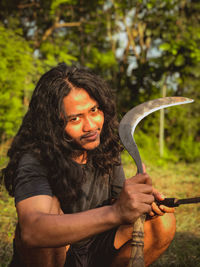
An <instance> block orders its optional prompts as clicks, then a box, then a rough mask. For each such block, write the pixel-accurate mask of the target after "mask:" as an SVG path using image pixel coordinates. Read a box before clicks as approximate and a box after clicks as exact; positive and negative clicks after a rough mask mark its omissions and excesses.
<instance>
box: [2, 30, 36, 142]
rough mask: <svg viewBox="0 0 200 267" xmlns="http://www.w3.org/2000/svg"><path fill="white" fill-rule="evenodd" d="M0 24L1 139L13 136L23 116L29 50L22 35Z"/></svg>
mask: <svg viewBox="0 0 200 267" xmlns="http://www.w3.org/2000/svg"><path fill="white" fill-rule="evenodd" d="M21 33H22V31H21V30H17V31H12V30H10V29H6V28H4V27H3V26H2V25H0V57H1V62H0V85H1V86H0V95H1V97H0V117H1V120H0V137H1V136H2V135H4V137H11V136H13V135H14V134H15V132H16V130H17V128H18V126H19V123H20V121H21V119H22V116H23V114H24V109H25V107H24V104H23V101H24V98H25V96H26V94H27V92H28V91H30V90H32V88H33V84H32V83H31V80H30V76H31V75H33V73H34V65H33V57H32V49H31V48H30V46H29V45H28V44H27V42H26V41H25V40H24V39H23V37H22V36H21Z"/></svg>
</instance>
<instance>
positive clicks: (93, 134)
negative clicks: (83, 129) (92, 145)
mask: <svg viewBox="0 0 200 267" xmlns="http://www.w3.org/2000/svg"><path fill="white" fill-rule="evenodd" d="M98 136H99V134H98V131H94V132H90V133H88V134H85V135H83V136H82V137H81V139H85V140H87V141H95V140H96V139H97V138H98Z"/></svg>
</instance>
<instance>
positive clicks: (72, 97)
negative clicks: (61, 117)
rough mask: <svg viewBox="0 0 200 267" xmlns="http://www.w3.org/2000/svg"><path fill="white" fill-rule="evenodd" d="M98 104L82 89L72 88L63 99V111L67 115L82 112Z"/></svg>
mask: <svg viewBox="0 0 200 267" xmlns="http://www.w3.org/2000/svg"><path fill="white" fill-rule="evenodd" d="M96 105H98V103H97V101H96V100H95V99H94V98H92V97H91V96H90V95H89V94H88V93H87V91H86V90H84V89H74V90H72V91H71V92H70V93H69V94H68V95H67V96H66V97H64V99H63V106H64V111H65V113H66V115H67V116H70V115H73V114H82V113H85V112H87V111H88V110H90V109H91V108H92V107H94V106H96Z"/></svg>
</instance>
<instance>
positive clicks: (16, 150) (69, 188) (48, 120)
mask: <svg viewBox="0 0 200 267" xmlns="http://www.w3.org/2000/svg"><path fill="white" fill-rule="evenodd" d="M72 88H83V89H84V90H86V91H87V92H88V94H89V95H90V96H91V97H92V98H93V99H95V100H96V101H97V102H98V104H99V107H100V109H101V110H102V111H103V113H104V125H103V129H102V133H101V142H100V145H99V146H98V147H97V148H96V149H94V150H93V151H89V152H88V161H89V162H90V163H91V164H92V166H94V167H95V168H98V170H99V171H100V172H101V173H102V175H105V174H109V175H111V173H112V168H113V165H119V163H120V162H119V154H120V151H121V150H122V148H121V145H120V143H119V136H118V133H117V127H118V123H117V118H116V109H115V102H114V98H113V95H112V93H111V90H110V89H109V88H108V86H107V84H106V83H105V82H104V81H103V80H102V79H101V78H100V77H99V76H97V75H95V74H94V73H92V72H91V71H90V70H87V69H85V68H77V67H68V66H67V65H66V64H64V63H61V64H59V65H58V66H56V67H54V68H53V69H51V70H50V71H48V72H47V73H45V74H44V75H43V76H42V77H41V78H40V80H39V82H38V84H37V86H36V88H35V90H34V92H33V95H32V98H31V101H30V104H29V108H28V111H27V113H26V114H25V116H24V118H23V121H22V124H21V127H20V129H19V131H18V133H17V134H16V136H15V137H14V140H13V142H12V145H11V147H10V149H9V150H8V157H9V158H10V160H9V163H8V165H7V167H6V168H5V169H3V171H2V174H1V175H2V177H3V179H4V182H5V186H6V189H7V190H8V192H9V194H10V195H11V196H13V195H14V186H13V181H14V178H15V176H16V169H17V166H18V163H19V160H20V159H21V157H22V155H23V154H25V153H30V152H31V153H32V154H33V155H34V156H35V157H36V158H37V159H38V160H39V161H40V163H41V164H42V165H43V166H44V167H45V168H46V170H47V171H48V181H49V183H50V186H51V188H52V191H53V194H55V195H56V196H57V197H58V199H59V200H60V202H62V203H63V201H65V198H66V197H65V196H66V193H67V199H68V201H69V202H70V201H73V200H75V199H76V198H77V196H78V194H79V190H80V185H81V183H82V181H83V173H82V168H81V167H80V166H79V165H78V164H77V163H76V162H75V161H73V160H72V158H73V155H74V153H75V149H74V147H73V145H72V143H71V142H70V141H69V140H68V137H67V135H66V133H65V130H64V129H65V127H66V123H67V122H66V121H65V119H63V116H61V114H62V112H63V98H64V97H65V96H67V95H68V94H69V92H70V91H71V89H72ZM77 153H78V152H77Z"/></svg>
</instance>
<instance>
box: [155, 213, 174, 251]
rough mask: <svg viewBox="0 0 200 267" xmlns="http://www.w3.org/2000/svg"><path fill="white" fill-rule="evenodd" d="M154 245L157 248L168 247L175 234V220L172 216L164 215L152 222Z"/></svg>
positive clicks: (170, 214)
mask: <svg viewBox="0 0 200 267" xmlns="http://www.w3.org/2000/svg"><path fill="white" fill-rule="evenodd" d="M152 231H153V233H152V234H153V236H154V245H155V246H156V247H158V248H162V247H168V246H169V244H170V243H171V242H172V240H173V238H174V235H175V232H176V219H175V216H174V214H172V213H166V214H165V215H164V216H160V217H158V218H156V219H155V220H152Z"/></svg>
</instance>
